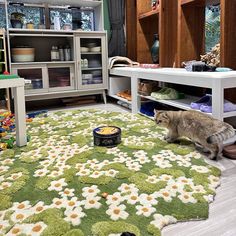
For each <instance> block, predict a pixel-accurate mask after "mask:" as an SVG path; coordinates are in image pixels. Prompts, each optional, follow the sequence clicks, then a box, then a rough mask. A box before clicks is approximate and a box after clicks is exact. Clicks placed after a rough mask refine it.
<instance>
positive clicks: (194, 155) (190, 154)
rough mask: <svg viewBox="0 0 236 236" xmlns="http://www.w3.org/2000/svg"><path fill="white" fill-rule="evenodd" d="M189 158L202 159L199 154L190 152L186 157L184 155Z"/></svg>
mask: <svg viewBox="0 0 236 236" xmlns="http://www.w3.org/2000/svg"><path fill="white" fill-rule="evenodd" d="M186 156H188V157H190V158H192V157H193V158H195V159H200V158H201V157H202V155H201V154H200V153H199V152H191V153H189V154H188V155H186Z"/></svg>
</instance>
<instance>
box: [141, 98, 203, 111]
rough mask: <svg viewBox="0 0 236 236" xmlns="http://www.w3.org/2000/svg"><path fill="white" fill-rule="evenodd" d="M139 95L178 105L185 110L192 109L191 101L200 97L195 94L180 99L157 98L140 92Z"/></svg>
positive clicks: (170, 104) (174, 105)
mask: <svg viewBox="0 0 236 236" xmlns="http://www.w3.org/2000/svg"><path fill="white" fill-rule="evenodd" d="M139 97H141V98H146V99H148V100H152V101H155V102H159V103H162V104H166V105H169V106H173V107H177V108H180V109H183V110H190V109H191V107H190V104H191V102H193V101H197V100H198V99H199V98H198V97H194V96H186V98H184V99H178V100H157V99H155V98H153V97H151V96H143V95H140V94H139Z"/></svg>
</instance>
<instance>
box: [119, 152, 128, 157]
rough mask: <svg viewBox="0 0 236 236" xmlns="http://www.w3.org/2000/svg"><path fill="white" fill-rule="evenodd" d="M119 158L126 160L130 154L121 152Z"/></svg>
mask: <svg viewBox="0 0 236 236" xmlns="http://www.w3.org/2000/svg"><path fill="white" fill-rule="evenodd" d="M117 156H118V157H120V158H126V157H128V154H127V153H126V152H119V153H118V155H117Z"/></svg>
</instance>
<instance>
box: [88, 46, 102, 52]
mask: <svg viewBox="0 0 236 236" xmlns="http://www.w3.org/2000/svg"><path fill="white" fill-rule="evenodd" d="M89 51H90V52H101V47H100V46H99V47H92V48H89Z"/></svg>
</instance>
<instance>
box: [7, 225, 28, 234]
mask: <svg viewBox="0 0 236 236" xmlns="http://www.w3.org/2000/svg"><path fill="white" fill-rule="evenodd" d="M24 230H25V226H24V225H20V224H15V225H14V226H13V227H12V228H11V230H10V231H9V232H8V233H7V234H6V236H13V235H20V234H23V233H24Z"/></svg>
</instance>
